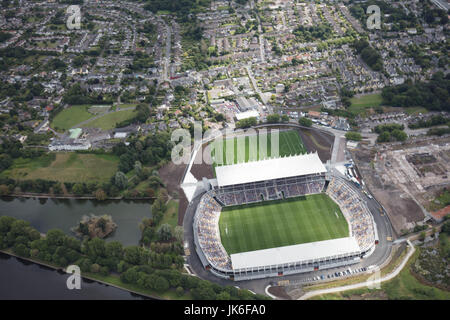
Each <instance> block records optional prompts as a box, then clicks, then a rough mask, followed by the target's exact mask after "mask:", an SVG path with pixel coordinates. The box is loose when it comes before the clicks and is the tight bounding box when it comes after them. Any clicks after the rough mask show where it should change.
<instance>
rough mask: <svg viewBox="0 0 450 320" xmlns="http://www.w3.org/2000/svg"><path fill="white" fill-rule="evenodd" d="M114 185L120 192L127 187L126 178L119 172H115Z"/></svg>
mask: <svg viewBox="0 0 450 320" xmlns="http://www.w3.org/2000/svg"><path fill="white" fill-rule="evenodd" d="M114 184H115V185H116V186H117V188H119V189H120V190H123V189H125V188H126V187H127V185H128V178H127V176H126V175H125V174H124V173H123V172H121V171H117V172H116V175H115V176H114Z"/></svg>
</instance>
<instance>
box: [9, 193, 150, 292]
mask: <svg viewBox="0 0 450 320" xmlns="http://www.w3.org/2000/svg"><path fill="white" fill-rule="evenodd" d="M91 213H92V214H96V215H103V214H108V215H111V216H112V219H113V221H114V222H115V223H117V225H118V227H117V229H116V231H115V232H114V234H113V235H112V236H110V237H108V238H107V239H106V240H107V241H111V240H117V241H119V242H121V243H122V244H123V245H124V246H130V245H137V244H138V243H139V239H140V234H141V232H140V230H139V223H140V222H141V221H142V219H143V218H150V217H151V207H150V202H149V201H123V200H121V201H102V202H100V201H94V200H75V199H64V200H60V199H33V198H0V216H5V215H6V216H12V217H15V218H18V219H23V220H26V221H29V222H30V223H31V225H32V226H33V227H35V228H36V229H37V230H38V231H39V232H42V233H46V232H47V231H48V230H50V229H53V228H58V229H61V230H62V231H64V232H65V233H66V234H71V235H74V234H73V233H72V232H71V230H70V229H71V228H72V227H73V226H76V225H77V224H78V223H79V221H80V220H81V218H82V216H83V215H89V214H91ZM68 277H69V275H68V274H65V273H63V272H61V271H60V272H58V271H55V270H53V269H50V268H47V267H44V266H40V265H37V264H34V263H30V262H27V261H25V260H22V259H17V258H14V257H10V256H8V255H5V254H2V253H0V299H70V300H72V299H88V300H90V299H108V300H110V299H120V300H123V299H143V297H142V296H138V295H135V294H132V293H130V292H128V291H125V290H121V289H117V288H115V287H111V286H107V285H104V284H101V283H98V282H94V281H88V280H84V279H83V281H82V284H81V290H68V289H67V287H66V280H67V278H68Z"/></svg>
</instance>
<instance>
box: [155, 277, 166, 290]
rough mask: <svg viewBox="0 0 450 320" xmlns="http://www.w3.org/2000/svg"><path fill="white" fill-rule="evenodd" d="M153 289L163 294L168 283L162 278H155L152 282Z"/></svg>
mask: <svg viewBox="0 0 450 320" xmlns="http://www.w3.org/2000/svg"><path fill="white" fill-rule="evenodd" d="M153 288H154V289H155V290H156V291H159V292H164V291H166V290H168V289H169V281H167V280H166V279H165V278H163V277H158V276H156V277H155V279H154V282H153Z"/></svg>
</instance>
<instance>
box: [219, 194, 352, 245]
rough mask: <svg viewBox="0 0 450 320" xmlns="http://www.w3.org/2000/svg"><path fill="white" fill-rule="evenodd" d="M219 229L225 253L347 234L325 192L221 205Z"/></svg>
mask: <svg viewBox="0 0 450 320" xmlns="http://www.w3.org/2000/svg"><path fill="white" fill-rule="evenodd" d="M219 229H220V237H221V241H222V244H223V246H224V248H225V250H226V251H227V252H228V254H233V253H239V252H247V251H254V250H260V249H268V248H276V247H282V246H289V245H294V244H300V243H307V242H316V241H322V240H330V239H336V238H344V237H348V236H349V229H348V224H347V221H346V220H345V218H344V216H343V215H342V212H341V210H340V209H339V207H338V205H337V204H336V203H334V202H333V201H332V200H331V199H330V198H329V197H328V196H327V195H326V194H315V195H309V196H306V197H299V198H294V199H285V200H276V201H270V202H266V203H263V204H250V205H242V206H234V207H225V208H223V209H222V213H221V215H220V219H219Z"/></svg>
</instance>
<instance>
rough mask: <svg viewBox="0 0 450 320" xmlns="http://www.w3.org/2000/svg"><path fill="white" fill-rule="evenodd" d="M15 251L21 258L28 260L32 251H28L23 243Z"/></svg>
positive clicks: (15, 247)
mask: <svg viewBox="0 0 450 320" xmlns="http://www.w3.org/2000/svg"><path fill="white" fill-rule="evenodd" d="M13 251H14V253H15V254H17V255H19V256H21V257H25V258H28V257H29V256H30V249H28V248H27V247H26V246H25V245H24V244H23V243H19V244H17V245H15V246H14V248H13Z"/></svg>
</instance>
